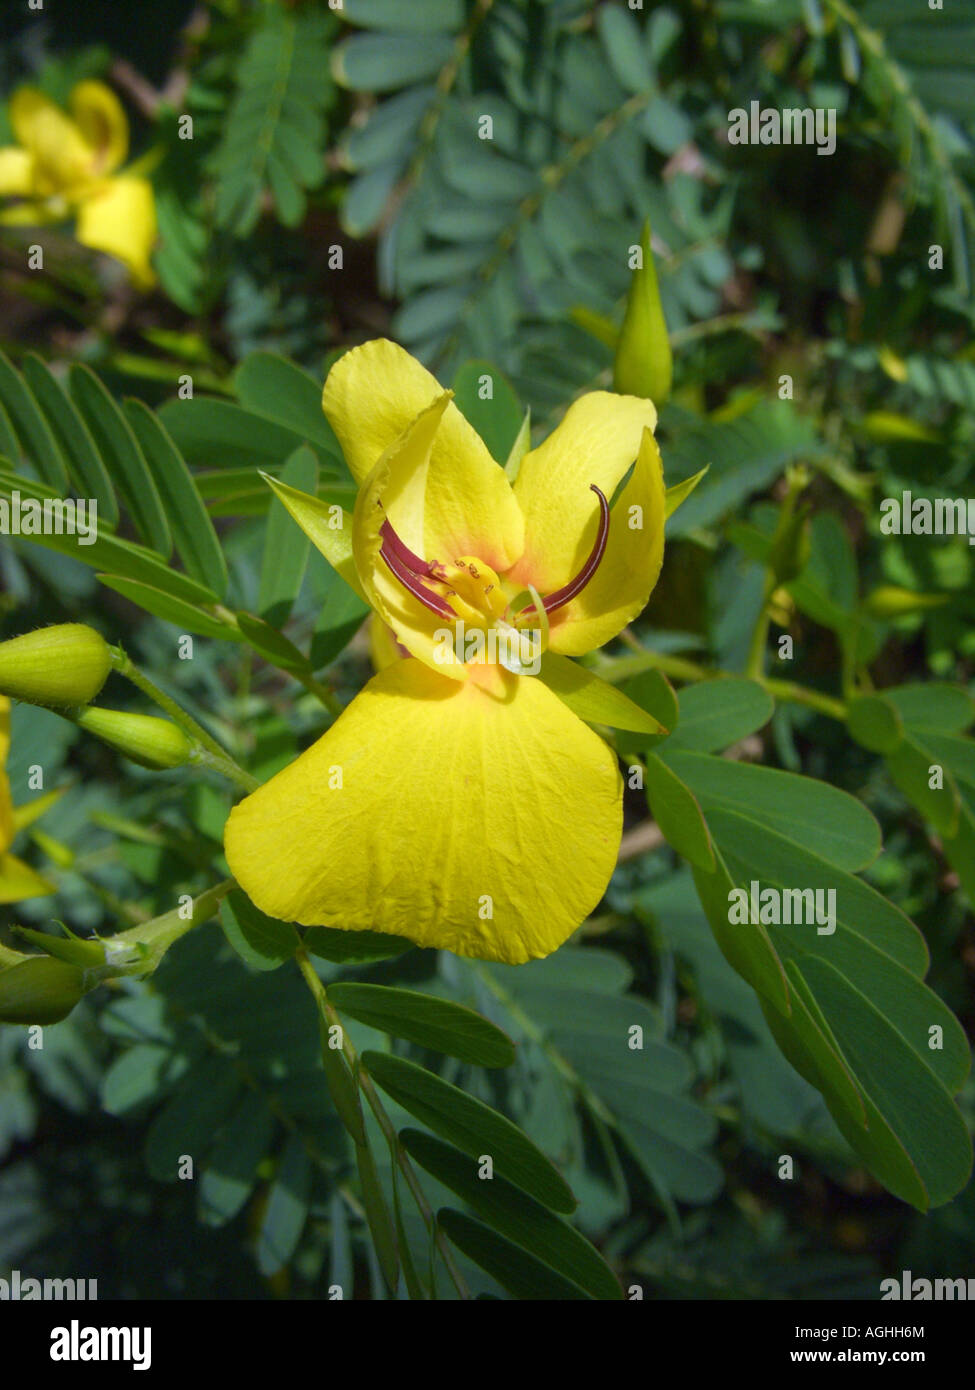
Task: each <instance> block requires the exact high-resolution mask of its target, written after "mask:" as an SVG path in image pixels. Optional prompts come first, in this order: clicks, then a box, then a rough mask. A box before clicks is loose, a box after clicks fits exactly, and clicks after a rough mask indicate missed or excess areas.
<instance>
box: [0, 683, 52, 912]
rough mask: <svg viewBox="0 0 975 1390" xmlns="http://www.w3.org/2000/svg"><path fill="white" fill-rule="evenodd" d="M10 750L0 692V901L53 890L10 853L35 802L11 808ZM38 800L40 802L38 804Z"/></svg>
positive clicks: (7, 709)
mask: <svg viewBox="0 0 975 1390" xmlns="http://www.w3.org/2000/svg"><path fill="white" fill-rule="evenodd" d="M9 752H10V701H9V700H8V699H7V697H6V696H5V695H0V903H16V902H19V901H20V900H21V898H39V897H42V896H44V895H45V894H47V893H53V892H54V887H53V885H52V884H50V883H48V881H47V879H46V878H42V877H41V875H40V874H39V873H36V872H35V870H34V869H32V868H31V866H30V865H29V864H25V863H24V861H23V860H22V859H18V858H17V856H16V855H14V854H9V853H8V850H9V849H10V846H11V844H12V843H13V840H14V836H15V835H16V834H17V832H18V830H21V829H23V827H24V826H25V825H28V824H29V823H30V821H32V820H33V819H34V814H33V810H34V804H33V803H28V805H27V806H24V807H20V808H18V809H17V810H14V806H13V802H12V801H11V799H10V778H9V777H8V776H7V771H6V768H7V755H8V753H9ZM37 803H38V809H46V807H47V806H48V805H49V804H50V800H49V798H48V797H38V798H37ZM40 803H43V807H41V805H40Z"/></svg>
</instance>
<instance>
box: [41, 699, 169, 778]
mask: <svg viewBox="0 0 975 1390" xmlns="http://www.w3.org/2000/svg"><path fill="white" fill-rule="evenodd" d="M68 717H69V718H70V719H73V720H74V722H75V723H76V724H77V725H78V727H79V728H81V729H85V730H86V731H87V732H88V733H89V734H94V735H95V737H96V738H100V739H102V740H103V741H104V742H105V743H110V744H111V745H112V747H113V748H117V749H118V750H119V751H120V752H122V753H124V754H125V756H126V757H127V758H131V759H132V761H133V762H134V763H139V764H140V766H142V767H151V768H154V769H159V768H168V767H182V765H183V763H185V762H188V761H189V758H190V754H191V753H192V751H193V745H192V744H191V743H190V741H189V739H188V738H187V737H186V735H185V734H184V733H183V731H182V729H180V728H179V727H178V726H177V725H176V724H173V723H171V722H170V721H169V720H168V719H157V718H156V717H155V716H154V715H151V714H128V713H127V712H125V711H123V710H117V709H100V708H98V707H97V706H95V705H92V706H90V707H89V708H88V709H76V710H72V711H71V712H70V713H69V716H68Z"/></svg>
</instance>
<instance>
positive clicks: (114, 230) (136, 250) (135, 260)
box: [75, 175, 156, 289]
mask: <svg viewBox="0 0 975 1390" xmlns="http://www.w3.org/2000/svg"><path fill="white" fill-rule="evenodd" d="M75 235H76V236H77V238H78V240H79V241H80V242H81V243H82V245H83V246H90V247H91V248H92V249H93V250H95V251H104V252H106V253H107V254H108V255H110V256H117V257H118V259H119V260H120V261H123V262H124V263H125V265H126V267H127V268H128V271H129V274H130V275H131V277H132V279H133V281H134V282H135V283H136V284H137V285H138V286H140V288H142V289H149V288H150V287H151V286H152V285H154V284H155V281H156V277H155V274H154V272H153V269H152V266H151V265H150V263H149V256H150V254H151V252H152V248H153V245H154V244H155V240H156V204H155V199H154V198H153V193H152V184H151V183H150V182H149V181H148V179H139V178H129V177H128V176H127V175H122V176H120V177H119V178H111V179H103V180H102V181H101V182H100V183H99V184H97V185H94V186H93V187H92V188H91V190H90V191H88V192H86V194H85V196H84V198H83V199H82V201H81V204H80V206H79V208H78V225H77V228H76V230H75Z"/></svg>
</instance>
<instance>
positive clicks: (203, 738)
mask: <svg viewBox="0 0 975 1390" xmlns="http://www.w3.org/2000/svg"><path fill="white" fill-rule="evenodd" d="M110 651H111V653H112V665H113V667H114V668H115V670H116V671H117V672H118V673H119V675H120V676H124V677H125V678H126V680H129V681H131V682H132V684H133V685H134V686H137V687H138V689H139V690H141V691H142V693H143V694H144V695H148V696H149V699H150V700H152V701H153V703H154V704H156V705H158V706H159V708H160V709H161V710H164V711H165V712H166V714H168V715H169V717H170V719H172V720H173V722H174V723H175V724H178V725H179V727H180V728H181V729H182V730H183V732H184V733H185V734H188V735H189V737H190V738H191V739H192V740H193V742H194V744H196V745H197V747H196V748H195V749H194V752H193V755H192V757H191V761H192V762H195V763H197V764H199V765H200V766H202V767H209V768H211V769H212V770H213V771H215V772H220V773H221V774H222V775H223V776H224V777H228V778H229V779H230V780H231V781H232V782H235V783H236V784H237V786H239V787H241V788H242V789H243V790H244V791H247V792H252V791H256V790H257V788H258V787H259V786H260V785H261V784H260V782H259V781H258V780H257V778H256V777H253V776H252V775H251V774H250V773H249V772H247V771H245V769H244V768H242V767H241V766H240V764H239V763H237V762H236V761H235V760H234V759H233V758H232V757H231V756H230V754H229V753H228V752H227V750H226V749H225V748H221V746H220V744H219V743H218V742H217V740H216V739H215V738H213V737H212V736H211V735H210V734H208V733H207V731H206V729H204V727H203V725H202V724H199V723H197V721H196V720H195V719H194V718H193V716H192V715H191V714H187V713H186V711H185V710H184V709H182V708H181V707H180V706H179V705H178V704H177V703H176V701H175V700H172V699H170V697H169V696H168V695H167V694H166V692H165V691H164V690H160V688H159V686H158V685H156V683H155V681H152V680H150V679H149V677H148V676H147V675H145V674H144V672H142V671H140V670H139V668H138V667H137V666H136V665H135V664H134V663H133V662H132V660H131V659H130V657H129V656H128V653H127V652H124V651H123V650H122V648H121V647H111V648H110Z"/></svg>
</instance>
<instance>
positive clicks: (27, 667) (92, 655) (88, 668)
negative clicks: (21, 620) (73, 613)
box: [0, 623, 112, 706]
mask: <svg viewBox="0 0 975 1390" xmlns="http://www.w3.org/2000/svg"><path fill="white" fill-rule="evenodd" d="M111 668H112V654H111V651H110V650H109V646H108V643H107V642H106V641H105V639H104V637H102V636H101V635H100V634H99V633H97V632H96V631H95V629H94V628H92V627H86V626H85V625H84V623H58V624H57V625H56V626H55V627H40V628H38V629H37V630H36V632H25V633H24V634H23V636H21V637H11V638H10V640H9V641H8V642H0V695H9V696H10V697H11V698H12V699H14V700H25V701H26V702H27V703H28V704H31V705H55V706H59V705H86V704H87V703H88V702H89V700H93V699H94V698H95V696H96V695H97V694H98V692H99V690H101V688H102V686H103V685H104V684H105V680H106V677H107V676H108V673H109V671H110V670H111Z"/></svg>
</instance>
